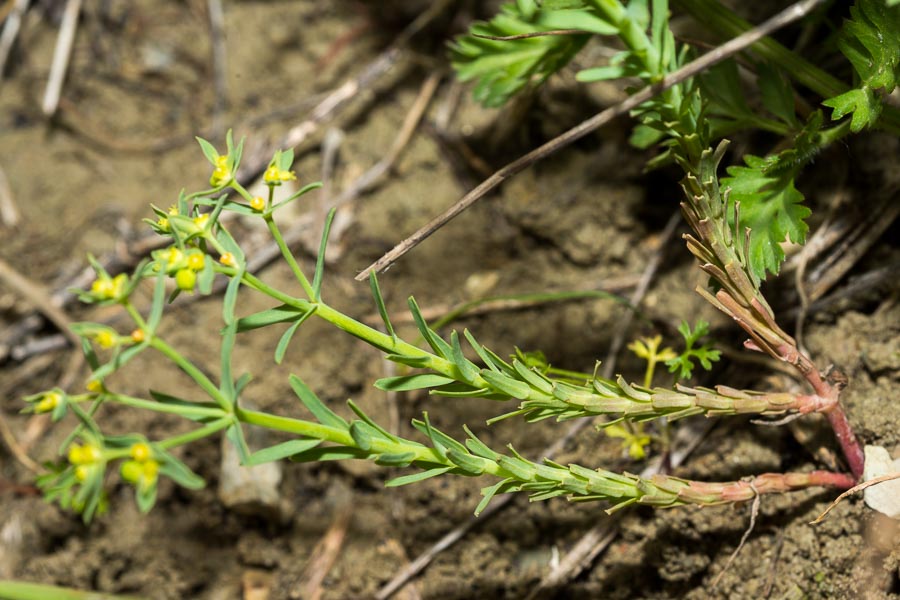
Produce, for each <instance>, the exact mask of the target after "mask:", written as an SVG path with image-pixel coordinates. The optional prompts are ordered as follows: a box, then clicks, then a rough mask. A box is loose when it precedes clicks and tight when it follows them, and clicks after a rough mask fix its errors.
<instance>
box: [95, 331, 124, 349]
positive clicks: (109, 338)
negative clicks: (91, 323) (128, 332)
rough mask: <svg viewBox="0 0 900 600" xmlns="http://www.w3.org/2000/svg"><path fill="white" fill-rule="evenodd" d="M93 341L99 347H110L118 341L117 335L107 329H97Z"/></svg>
mask: <svg viewBox="0 0 900 600" xmlns="http://www.w3.org/2000/svg"><path fill="white" fill-rule="evenodd" d="M94 341H95V342H97V345H98V346H100V347H101V348H112V347H114V346H116V345H117V344H118V343H119V336H117V335H116V334H115V333H113V332H112V331H109V330H108V329H103V330H101V331H98V332H97V334H96V335H95V336H94Z"/></svg>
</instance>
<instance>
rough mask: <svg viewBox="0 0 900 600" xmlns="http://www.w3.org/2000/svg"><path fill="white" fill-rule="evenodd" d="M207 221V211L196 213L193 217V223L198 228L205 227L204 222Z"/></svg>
mask: <svg viewBox="0 0 900 600" xmlns="http://www.w3.org/2000/svg"><path fill="white" fill-rule="evenodd" d="M208 222H209V213H204V214H202V215H197V216H196V217H194V225H196V226H197V227H199V228H200V229H206V224H207V223H208Z"/></svg>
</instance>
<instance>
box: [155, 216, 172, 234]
mask: <svg viewBox="0 0 900 600" xmlns="http://www.w3.org/2000/svg"><path fill="white" fill-rule="evenodd" d="M156 226H157V227H159V228H160V230H161V231H171V230H170V229H169V219H167V218H166V217H160V218H158V219H157V220H156Z"/></svg>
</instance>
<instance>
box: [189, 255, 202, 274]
mask: <svg viewBox="0 0 900 600" xmlns="http://www.w3.org/2000/svg"><path fill="white" fill-rule="evenodd" d="M187 265H188V268H190V269H193V270H194V271H202V270H203V253H202V252H199V251H194V252H191V253H190V254H188V257H187Z"/></svg>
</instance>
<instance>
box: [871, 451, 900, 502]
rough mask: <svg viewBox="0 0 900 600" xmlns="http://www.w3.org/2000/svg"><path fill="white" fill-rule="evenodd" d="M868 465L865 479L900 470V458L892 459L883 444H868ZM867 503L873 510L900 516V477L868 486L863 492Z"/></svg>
mask: <svg viewBox="0 0 900 600" xmlns="http://www.w3.org/2000/svg"><path fill="white" fill-rule="evenodd" d="M865 453H866V465H865V467H864V468H863V481H869V480H870V479H874V478H876V477H881V476H882V475H888V474H891V473H897V472H900V458H898V459H895V460H891V455H890V454H888V451H887V449H885V448H882V447H881V446H866V449H865ZM863 494H864V496H863V497H864V498H865V501H866V505H867V506H868V507H869V508H871V509H872V510H877V511H878V512H880V513H882V514H885V515H887V516H889V517H891V518H895V519H896V518H900V479H892V480H890V481H884V482H882V483H879V484H876V485H873V486H872V487H869V488H866V490H865V492H863Z"/></svg>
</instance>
